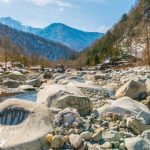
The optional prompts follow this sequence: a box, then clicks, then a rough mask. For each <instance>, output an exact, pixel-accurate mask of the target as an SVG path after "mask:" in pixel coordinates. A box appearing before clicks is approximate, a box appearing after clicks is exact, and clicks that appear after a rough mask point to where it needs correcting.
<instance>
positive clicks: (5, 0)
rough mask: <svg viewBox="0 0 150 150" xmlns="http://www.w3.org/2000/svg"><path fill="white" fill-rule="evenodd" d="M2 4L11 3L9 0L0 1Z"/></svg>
mask: <svg viewBox="0 0 150 150" xmlns="http://www.w3.org/2000/svg"><path fill="white" fill-rule="evenodd" d="M1 1H2V2H4V3H7V4H10V3H11V0H0V2H1Z"/></svg>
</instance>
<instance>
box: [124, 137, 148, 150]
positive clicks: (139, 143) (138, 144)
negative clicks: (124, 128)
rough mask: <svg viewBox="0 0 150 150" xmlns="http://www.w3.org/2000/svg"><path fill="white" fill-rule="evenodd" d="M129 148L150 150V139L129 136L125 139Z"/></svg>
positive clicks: (130, 149)
mask: <svg viewBox="0 0 150 150" xmlns="http://www.w3.org/2000/svg"><path fill="white" fill-rule="evenodd" d="M124 141H125V146H126V148H127V149H128V150H149V148H150V141H148V140H145V139H143V138H140V137H134V138H127V139H125V140H124Z"/></svg>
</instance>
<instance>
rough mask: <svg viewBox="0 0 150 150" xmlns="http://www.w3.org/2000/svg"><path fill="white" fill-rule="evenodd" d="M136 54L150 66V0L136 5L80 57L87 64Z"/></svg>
mask: <svg viewBox="0 0 150 150" xmlns="http://www.w3.org/2000/svg"><path fill="white" fill-rule="evenodd" d="M130 56H133V57H135V59H136V60H141V61H142V63H147V64H148V65H150V0H137V3H136V4H135V6H134V7H133V8H132V9H131V10H130V11H129V13H127V14H126V13H125V14H123V15H122V17H121V19H120V20H119V21H118V23H116V24H115V25H114V26H113V27H112V29H110V30H109V31H108V32H107V33H106V34H105V35H104V36H103V38H101V39H99V40H97V41H96V42H95V43H94V44H93V45H92V46H91V47H90V48H89V49H87V50H86V51H85V53H84V54H82V55H81V56H80V57H81V59H82V60H83V58H82V57H84V60H85V61H86V62H85V63H86V64H87V65H96V64H98V63H101V62H104V61H105V60H119V59H125V58H127V57H128V58H130Z"/></svg>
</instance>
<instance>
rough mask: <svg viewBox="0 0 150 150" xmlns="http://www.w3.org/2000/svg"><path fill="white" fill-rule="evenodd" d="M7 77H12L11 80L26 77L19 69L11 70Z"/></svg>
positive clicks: (20, 79) (19, 79) (22, 79)
mask: <svg viewBox="0 0 150 150" xmlns="http://www.w3.org/2000/svg"><path fill="white" fill-rule="evenodd" d="M8 77H9V78H10V79H13V80H17V81H24V80H25V79H26V77H25V75H23V74H22V73H21V72H19V71H12V72H11V73H10V74H9V75H8Z"/></svg>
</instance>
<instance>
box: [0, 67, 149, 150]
mask: <svg viewBox="0 0 150 150" xmlns="http://www.w3.org/2000/svg"><path fill="white" fill-rule="evenodd" d="M0 71H1V75H0V95H1V97H2V98H1V103H0V149H2V150H53V149H54V150H55V149H58V150H73V149H76V150H109V149H115V150H150V68H149V67H146V66H143V67H135V68H127V69H124V70H112V69H109V70H105V71H90V69H86V70H84V71H76V70H73V69H69V70H66V72H65V73H54V72H50V71H48V72H44V71H35V70H28V69H26V70H25V69H19V68H18V69H17V70H16V69H14V70H9V71H7V72H4V71H3V70H2V69H0ZM29 91H36V92H37V100H36V102H31V101H28V99H27V100H25V99H24V100H23V99H20V98H18V97H10V98H8V99H5V98H3V96H9V95H14V94H18V93H19V94H20V93H26V92H29Z"/></svg>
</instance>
